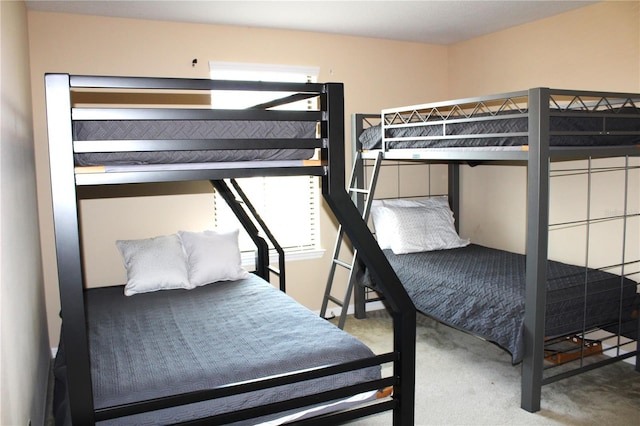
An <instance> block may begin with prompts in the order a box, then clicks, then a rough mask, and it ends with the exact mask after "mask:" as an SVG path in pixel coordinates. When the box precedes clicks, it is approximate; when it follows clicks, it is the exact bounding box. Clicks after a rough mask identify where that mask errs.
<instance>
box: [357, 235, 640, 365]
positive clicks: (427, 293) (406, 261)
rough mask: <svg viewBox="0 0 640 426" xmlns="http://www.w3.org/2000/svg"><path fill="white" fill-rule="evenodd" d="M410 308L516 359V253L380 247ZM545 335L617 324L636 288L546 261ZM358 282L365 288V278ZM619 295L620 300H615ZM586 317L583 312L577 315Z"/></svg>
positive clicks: (520, 336) (519, 275)
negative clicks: (399, 250) (407, 250)
mask: <svg viewBox="0 0 640 426" xmlns="http://www.w3.org/2000/svg"><path fill="white" fill-rule="evenodd" d="M384 252H385V255H386V256H387V258H388V259H389V262H390V263H391V266H392V267H393V269H394V270H395V271H396V274H397V275H398V278H399V279H400V281H401V282H402V284H403V286H404V287H405V288H406V290H407V293H408V294H409V296H410V297H411V299H412V301H413V303H414V304H415V306H416V308H417V309H418V311H420V312H422V313H424V314H426V315H428V316H431V317H433V318H435V319H437V320H438V321H440V322H443V323H445V324H448V325H451V326H453V327H456V328H459V329H461V330H465V331H468V332H471V333H473V334H475V335H478V336H481V337H483V338H485V339H487V340H489V341H492V342H494V343H497V344H498V345H499V346H501V347H502V348H504V349H506V350H507V351H509V352H510V353H511V355H512V361H513V363H514V364H515V363H518V362H520V361H522V358H523V355H524V312H525V308H524V303H525V288H526V283H525V261H526V258H525V256H523V255H520V254H515V253H511V252H507V251H502V250H495V249H491V248H487V247H483V246H479V245H474V244H471V245H469V246H467V247H463V248H457V249H451V250H438V251H430V252H422V253H413V254H402V255H394V254H393V252H391V250H384ZM547 274H548V282H547V310H546V317H545V336H546V337H556V336H563V335H567V334H572V333H577V332H580V331H582V330H583V320H584V325H585V328H586V330H589V329H592V328H594V327H596V326H601V327H603V326H608V325H611V324H612V323H616V322H617V321H618V315H619V313H620V308H622V311H621V313H622V319H623V321H625V322H629V323H633V324H636V327H637V320H631V311H632V309H633V307H634V304H636V303H637V297H638V296H637V293H636V291H637V283H635V282H634V281H632V280H629V279H624V280H622V279H621V278H620V276H618V275H613V274H610V273H606V272H602V271H599V270H589V272H588V274H586V276H587V277H588V286H587V297H586V306H585V303H584V293H585V268H584V267H579V266H573V265H567V264H564V263H560V262H554V261H549V262H548V269H547ZM364 279H365V283H368V284H372V283H371V281H370V278H369V277H368V275H366V274H365V277H364ZM621 294H622V295H623V296H622V302H621V299H620V295H621ZM584 312H586V315H584Z"/></svg>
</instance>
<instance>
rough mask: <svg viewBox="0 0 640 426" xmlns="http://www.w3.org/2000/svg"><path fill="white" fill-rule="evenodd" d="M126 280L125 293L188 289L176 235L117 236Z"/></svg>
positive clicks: (187, 280)
mask: <svg viewBox="0 0 640 426" xmlns="http://www.w3.org/2000/svg"><path fill="white" fill-rule="evenodd" d="M116 246H117V247H118V250H120V254H121V255H122V260H123V262H124V266H125V268H126V270H127V284H126V285H125V287H124V294H125V295H126V296H131V295H134V294H138V293H147V292H151V291H157V290H168V289H174V288H185V289H190V288H193V286H192V285H191V284H190V283H189V273H188V271H187V262H186V259H185V256H184V250H183V249H182V244H181V243H180V238H178V236H177V235H175V234H174V235H166V236H161V237H154V238H148V239H142V240H118V241H116Z"/></svg>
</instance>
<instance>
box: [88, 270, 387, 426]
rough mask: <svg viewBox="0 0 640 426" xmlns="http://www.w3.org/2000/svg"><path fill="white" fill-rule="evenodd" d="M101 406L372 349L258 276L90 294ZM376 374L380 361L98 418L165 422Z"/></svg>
mask: <svg viewBox="0 0 640 426" xmlns="http://www.w3.org/2000/svg"><path fill="white" fill-rule="evenodd" d="M86 301H87V303H86V306H87V317H88V330H89V331H88V333H89V348H90V353H91V373H92V378H93V392H94V401H95V407H96V408H101V407H107V406H110V405H114V404H123V403H127V402H131V401H136V400H141V399H147V398H152V397H158V396H163V395H174V394H177V393H181V392H187V391H193V390H199V389H207V388H211V387H215V386H220V385H224V384H228V383H234V382H239V381H243V380H250V379H256V378H260V377H265V376H269V375H274V374H280V373H285V372H289V371H294V370H299V369H305V368H309V367H315V366H322V365H327V364H331V363H340V362H344V361H346V360H355V359H361V358H366V357H370V356H372V355H373V354H372V352H371V351H370V350H369V349H368V348H367V347H366V346H365V345H364V344H362V343H361V342H360V341H358V340H357V339H355V338H354V337H352V336H351V335H349V334H347V333H346V332H343V331H342V330H340V329H338V328H337V327H335V326H334V325H332V324H330V323H329V322H327V321H326V320H324V319H322V318H320V317H318V316H317V315H315V314H313V313H312V312H311V311H309V310H307V309H306V308H304V307H303V306H301V305H299V304H298V303H297V302H295V301H294V300H293V299H291V298H290V297H289V296H287V295H286V294H284V293H282V292H280V291H279V290H277V289H275V288H274V287H273V286H271V285H270V284H268V283H266V282H264V281H263V280H262V279H260V278H257V277H255V276H253V275H252V276H251V278H249V279H246V280H241V281H227V282H219V283H215V284H210V285H207V286H204V287H199V288H196V289H194V290H169V291H158V292H155V293H146V294H138V295H135V296H131V297H125V296H124V295H123V290H122V287H107V288H99V289H91V290H88V291H87V292H86ZM379 377H380V367H379V366H377V367H372V368H368V369H365V370H359V371H356V372H350V373H343V374H340V375H338V376H335V377H329V378H323V379H316V380H314V381H310V382H304V383H300V384H295V385H289V386H282V387H279V388H274V389H268V390H266V391H258V392H252V393H250V394H245V395H237V396H231V397H225V398H223V399H219V400H215V401H209V402H203V403H197V404H191V405H188V406H184V407H176V408H173V409H165V410H160V411H157V412H151V413H143V414H140V415H136V416H132V417H127V418H122V419H116V420H112V421H107V422H103V423H100V424H109V425H111V424H126V425H132V424H149V425H151V424H153V425H156V424H166V423H171V422H175V421H178V420H186V419H192V418H198V417H202V416H205V415H210V414H215V413H222V412H227V411H232V410H237V409H240V408H246V407H249V406H255V405H258V404H265V403H269V402H274V401H278V400H282V399H287V398H288V397H292V396H301V395H305V394H309V393H312V392H318V391H321V390H327V389H335V388H337V387H342V386H346V385H348V384H353V383H359V382H363V381H367V380H373V379H377V378H379Z"/></svg>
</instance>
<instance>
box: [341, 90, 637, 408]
mask: <svg viewBox="0 0 640 426" xmlns="http://www.w3.org/2000/svg"><path fill="white" fill-rule="evenodd" d="M619 106H625V107H632V108H634V109H635V112H632V113H620V114H618V115H617V118H620V119H629V120H636V122H637V121H638V120H640V115H639V114H640V94H630V93H612V92H587V91H571V90H557V89H549V88H534V89H529V90H527V91H520V92H512V93H504V94H497V95H492V96H485V97H476V98H468V99H461V100H453V101H445V102H438V103H430V104H423V105H414V106H408V107H401V108H393V109H385V110H382V113H381V114H355V115H354V116H353V127H352V129H353V140H354V144H353V145H354V146H353V147H354V155H355V154H356V153H357V152H360V154H361V155H362V157H363V158H365V159H371V160H372V159H374V158H375V156H376V155H378V152H379V151H380V150H370V151H366V150H365V151H363V150H362V144H361V143H360V142H359V140H358V136H359V135H360V134H361V133H362V131H363V130H364V128H365V126H366V127H369V126H371V125H372V124H376V123H377V122H380V124H381V132H382V137H383V148H382V150H381V151H382V156H383V159H385V160H402V161H403V162H404V161H422V162H439V163H442V162H446V163H447V164H448V196H449V201H450V205H451V208H452V210H453V212H454V214H455V216H456V218H458V219H459V218H460V215H459V212H460V170H459V167H460V164H464V163H466V162H484V161H490V162H491V164H494V163H496V162H497V163H500V162H510V164H513V163H514V162H515V163H516V164H521V165H524V166H526V167H527V189H526V190H527V211H526V214H527V226H526V271H527V272H526V296H525V297H526V298H525V307H526V310H525V320H524V321H525V355H524V360H523V363H522V381H521V407H522V408H523V409H525V410H527V411H529V412H536V411H539V410H540V399H541V388H542V386H543V385H545V384H548V383H552V382H555V381H557V380H560V379H562V378H565V377H569V376H572V375H575V374H578V373H580V372H583V371H588V370H591V369H594V368H597V367H599V366H603V365H607V364H609V363H612V362H615V361H619V360H623V359H626V358H630V357H633V356H636V364H635V365H636V370H637V371H639V372H640V356H639V354H640V348H638V347H637V346H636V350H634V351H630V352H627V353H621V352H620V351H618V354H617V356H614V357H611V358H609V359H606V360H603V361H599V362H595V363H593V364H588V365H584V364H582V363H580V366H579V367H578V368H576V369H574V370H570V371H563V372H561V373H559V374H556V375H554V376H550V377H545V376H544V374H543V373H544V370H545V368H544V365H543V363H544V345H545V341H544V340H545V336H544V317H545V301H546V290H545V283H546V280H547V277H546V274H547V271H546V262H547V258H548V229H549V225H550V224H549V192H550V191H549V186H550V171H551V170H550V163H551V162H552V161H563V160H574V159H587V158H606V157H626V158H627V159H628V158H629V157H640V149H639V148H640V145H625V146H619V145H616V146H606V147H602V146H598V147H586V146H570V147H555V146H550V143H549V140H550V137H552V136H589V137H595V138H598V137H608V136H628V137H634V138H635V140H638V138H639V137H640V127H638V126H637V125H636V128H635V130H633V131H612V130H610V129H609V128H608V123H607V120H606V118H605V114H607V113H608V115H609V116H610V115H611V111H612V110H613V109H614V108H616V107H619ZM585 112H588V113H589V115H590V116H591V117H597V118H602V127H601V129H599V130H597V131H582V132H578V131H576V132H561V131H554V130H552V129H550V120H551V117H553V116H580V115H581V114H582V115H583V114H584V113H585ZM513 117H521V118H522V117H526V119H527V120H528V131H526V132H505V133H486V134H473V135H471V134H470V135H466V134H465V135H462V136H461V135H449V134H448V133H447V130H446V128H447V126H448V125H450V124H452V123H469V122H473V121H478V120H504V119H509V118H513ZM414 126H437V127H439V128H440V129H441V132H440V133H438V134H437V135H434V136H425V137H422V138H420V137H415V136H412V137H408V136H407V137H395V138H394V137H389V136H388V135H387V131H388V129H393V128H410V127H414ZM510 136H521V137H522V136H525V137H526V138H527V139H528V146H527V147H525V148H519V147H518V148H516V149H507V150H496V151H490V150H482V149H480V150H473V149H464V148H452V149H449V148H437V149H433V148H415V149H411V148H409V149H401V148H398V149H393V148H389V147H388V146H385V145H386V144H387V143H388V142H391V141H402V140H415V139H424V140H446V139H462V138H484V139H490V138H503V137H510ZM636 143H637V142H636ZM354 158H355V157H354ZM357 174H358V176H357V179H358V181H359V182H360V184H362V183H364V182H365V180H364V170H359V171H358V172H357ZM361 203H362V199H360V200H358V201H356V204H360V205H361ZM637 215H638V214H629V215H628V217H632V216H637ZM626 218H627V215H626V213H625V215H624V218H623V220H626ZM458 226H459V224H458V221H456V228H458ZM638 262H640V260H627V261H625V260H624V259H623V262H622V263H621V265H630V264H636V263H638ZM365 291H366V290H365V289H364V288H363V286H356V292H355V295H354V298H355V304H356V306H355V312H356V317H358V318H363V317H364V316H365V315H366V312H365V311H366V310H365V308H364V304H366V302H367V296H366V295H365ZM638 329H639V330H640V321H639V327H638ZM638 341H640V339H638V338H636V343H637V342H638Z"/></svg>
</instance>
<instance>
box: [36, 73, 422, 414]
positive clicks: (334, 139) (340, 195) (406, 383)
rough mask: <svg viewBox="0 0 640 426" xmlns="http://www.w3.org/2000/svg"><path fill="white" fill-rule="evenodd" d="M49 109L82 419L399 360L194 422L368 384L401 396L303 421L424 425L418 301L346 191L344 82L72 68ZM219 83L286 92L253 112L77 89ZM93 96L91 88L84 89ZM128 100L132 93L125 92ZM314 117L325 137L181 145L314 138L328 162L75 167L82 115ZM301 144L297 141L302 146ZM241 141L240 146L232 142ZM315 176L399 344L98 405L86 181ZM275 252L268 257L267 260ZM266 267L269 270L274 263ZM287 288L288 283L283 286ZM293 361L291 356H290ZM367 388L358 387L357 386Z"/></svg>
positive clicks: (201, 145) (128, 146)
mask: <svg viewBox="0 0 640 426" xmlns="http://www.w3.org/2000/svg"><path fill="white" fill-rule="evenodd" d="M45 86H46V110H47V123H48V124H47V126H48V137H49V155H50V172H51V191H52V200H53V221H54V232H55V244H56V252H57V267H58V280H59V287H60V303H61V315H62V317H63V319H64V327H65V330H64V336H63V339H64V344H65V347H66V348H67V354H66V356H67V379H68V380H67V382H68V395H69V401H70V413H71V418H72V422H73V424H78V425H89V424H94V423H95V422H97V421H100V420H105V419H109V418H114V417H120V416H126V415H131V414H135V413H140V412H146V411H153V410H157V409H160V408H167V407H172V406H177V405H183V404H188V403H192V402H198V401H204V400H210V399H215V398H218V397H222V396H228V395H232V394H238V393H243V392H249V391H252V390H257V389H265V388H269V387H274V386H278V385H282V384H288V383H296V382H300V381H304V380H308V379H313V378H318V377H324V376H329V375H331V374H336V373H339V372H344V371H351V370H357V369H359V368H363V367H367V366H370V365H379V364H383V363H389V362H390V363H393V374H392V376H391V377H387V378H382V379H381V380H378V381H376V382H369V383H365V384H363V385H358V386H355V387H351V388H343V389H336V390H332V391H330V392H325V393H323V394H317V395H311V396H308V397H302V398H297V399H295V400H289V401H284V402H283V403H278V404H272V405H270V406H261V407H257V408H250V409H244V410H241V411H238V412H233V413H231V414H229V415H221V416H217V417H213V418H205V419H201V420H198V421H194V422H189V424H207V425H209V424H222V423H227V422H231V421H238V420H243V419H250V418H253V417H256V416H261V415H265V414H269V413H276V412H280V411H283V410H289V409H295V408H300V407H305V406H309V405H312V404H318V403H321V402H323V401H330V400H333V399H337V398H343V397H345V396H348V395H352V394H354V393H358V392H362V391H365V390H368V389H371V390H373V389H380V388H381V387H385V386H393V388H394V391H393V397H392V398H391V399H386V400H378V401H377V402H375V403H372V404H369V405H366V406H364V407H357V408H355V409H352V410H348V411H343V412H337V413H330V414H326V415H322V416H320V417H314V418H311V419H309V420H306V421H303V422H302V424H318V425H320V424H327V423H328V422H329V423H331V424H336V423H339V422H344V421H348V420H352V419H355V418H359V417H363V416H367V415H371V414H375V413H379V412H382V411H387V410H393V422H394V425H412V424H413V423H414V383H415V370H414V369H415V333H416V331H415V321H416V314H415V311H414V309H413V304H412V302H411V300H410V299H409V297H408V295H407V294H406V292H405V291H404V288H403V287H402V285H401V283H400V282H399V280H398V278H397V277H396V275H395V273H394V271H393V269H392V268H391V267H390V265H389V264H388V262H387V261H386V258H385V257H384V254H383V253H382V251H381V250H380V249H379V248H378V247H377V244H376V243H375V240H374V238H373V236H372V234H371V233H370V231H369V229H368V227H367V225H366V223H365V222H364V221H363V220H362V218H361V217H360V215H359V212H358V210H357V209H356V207H355V206H354V204H353V203H352V202H351V200H350V198H349V196H348V194H347V192H346V191H345V184H344V183H345V164H344V163H345V161H344V155H345V153H344V99H343V97H344V94H343V93H344V89H343V86H342V84H341V83H324V84H321V83H306V84H305V83H266V82H234V81H221V80H218V81H216V80H205V79H175V78H144V77H99V76H70V75H68V74H47V75H46V76H45ZM211 90H268V91H279V92H286V93H295V94H294V95H287V96H286V98H283V99H281V100H278V101H276V102H274V103H273V104H270V105H261V106H259V108H258V107H256V108H253V109H246V110H211V109H203V108H196V109H190V108H176V107H167V106H160V107H158V106H157V105H156V106H155V107H154V108H124V107H115V108H95V107H87V106H78V105H74V101H73V99H72V96H74V94H76V93H77V92H87V91H90V92H115V93H117V94H118V95H119V96H121V95H122V93H125V94H126V93H139V92H141V91H142V92H144V91H150V92H158V93H162V92H164V93H175V92H176V91H187V92H189V93H198V94H205V95H207V94H208V93H209V91H211ZM82 96H83V99H85V98H86V94H84V93H83V94H82ZM311 97H316V98H319V100H320V102H319V105H320V108H319V111H273V110H267V108H269V107H271V106H273V105H277V104H282V103H287V102H290V101H292V100H293V99H306V98H311ZM119 99H123V97H119ZM87 119H91V120H105V119H124V120H142V119H144V120H154V119H165V120H167V119H168V120H194V119H198V120H201V119H202V120H229V119H231V120H305V121H316V122H317V123H319V129H320V137H319V138H318V139H316V140H313V141H309V140H301V141H291V140H289V141H283V140H269V139H262V140H233V141H230V140H197V141H196V140H180V141H171V148H170V149H175V150H181V149H194V148H193V146H194V144H197V145H198V148H197V149H216V148H218V149H220V148H226V149H229V148H230V147H231V148H232V147H236V148H245V149H259V148H292V147H293V148H295V147H309V143H310V142H311V143H312V146H313V147H315V148H317V149H319V151H320V160H319V161H318V162H315V163H313V164H311V165H301V166H294V167H281V166H277V165H273V166H271V165H269V163H268V162H263V164H262V165H261V167H252V166H249V167H236V168H218V167H216V166H211V167H209V168H207V169H203V170H171V171H158V170H152V171H134V172H120V173H105V172H97V173H86V174H85V173H79V172H78V173H77V171H76V170H74V160H73V156H74V152H76V151H77V150H78V149H79V148H78V146H79V144H76V142H75V141H74V140H73V136H72V122H73V121H74V120H87ZM120 142H122V141H120ZM166 142H167V141H149V140H135V141H126V142H125V143H124V144H122V143H119V144H116V145H110V146H112V147H113V146H115V148H108V147H106V146H105V143H104V141H91V142H90V143H89V144H87V143H86V142H85V143H84V146H83V147H82V149H83V150H86V149H87V145H90V146H91V147H90V148H89V149H95V150H96V151H98V152H104V151H109V150H146V151H153V150H162V149H164V150H166V149H167V144H166ZM296 144H297V145H298V146H293V145H296ZM232 149H233V148H232ZM283 175H287V176H289V175H314V176H319V177H321V180H322V193H323V196H324V198H325V200H326V201H327V204H328V205H329V207H330V208H331V210H332V211H333V213H334V214H335V216H336V218H337V219H338V221H339V222H340V223H341V224H343V225H344V228H345V230H346V232H347V233H348V236H349V238H350V240H351V241H352V242H353V244H354V246H355V247H357V248H358V249H359V251H360V254H361V258H362V260H363V261H364V262H365V263H366V264H367V265H368V266H369V267H370V268H371V270H372V271H374V274H375V276H376V279H378V280H379V281H380V282H382V283H384V285H383V286H382V291H383V292H384V294H385V297H386V300H387V302H388V303H389V307H390V309H391V311H392V315H393V320H394V321H393V323H394V326H393V327H394V342H393V350H392V351H391V352H389V353H387V354H382V355H377V356H376V357H374V358H371V359H365V360H361V361H356V362H351V363H345V364H338V365H329V366H325V367H320V368H317V369H313V370H311V371H295V372H291V373H290V374H287V375H284V376H278V377H272V378H266V379H258V380H255V381H250V382H244V383H240V384H233V385H228V386H224V387H222V388H215V389H208V390H204V391H199V392H192V393H188V394H180V395H174V396H169V397H165V398H159V399H155V400H150V401H140V402H137V403H132V404H128V405H126V406H116V407H111V408H107V409H102V410H95V409H94V402H93V396H92V384H91V373H90V358H89V350H88V347H87V329H86V313H85V304H84V297H83V292H84V274H83V262H82V251H81V235H80V232H79V215H78V213H79V212H78V202H79V196H78V193H77V187H78V186H92V185H111V184H135V183H145V182H169V181H193V180H209V181H221V180H222V179H227V178H238V177H251V176H283ZM264 257H265V256H259V259H264ZM258 269H259V270H263V271H266V270H267V269H268V268H267V267H266V266H265V265H262V266H259V267H258ZM281 287H284V286H283V285H282V284H281ZM285 362H286V361H285ZM356 388H357V389H356Z"/></svg>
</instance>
